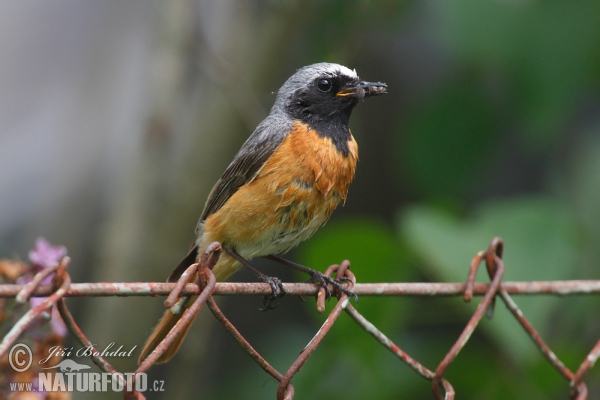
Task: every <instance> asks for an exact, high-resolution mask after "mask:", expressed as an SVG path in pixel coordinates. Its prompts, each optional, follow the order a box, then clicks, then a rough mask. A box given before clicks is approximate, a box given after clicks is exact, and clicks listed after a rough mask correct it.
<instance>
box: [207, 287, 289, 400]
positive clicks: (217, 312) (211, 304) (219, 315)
mask: <svg viewBox="0 0 600 400" xmlns="http://www.w3.org/2000/svg"><path fill="white" fill-rule="evenodd" d="M207 304H208V308H209V309H210V311H212V313H213V315H214V316H215V318H216V319H217V321H219V322H220V323H221V325H223V327H224V328H225V330H227V332H229V334H230V335H231V336H232V337H233V338H234V339H235V341H236V342H237V343H238V344H239V345H240V347H241V348H242V349H243V350H244V351H245V352H246V353H248V355H249V356H250V357H251V358H252V359H253V360H254V361H255V362H256V363H257V364H258V365H259V366H260V367H261V368H262V369H263V370H264V371H265V372H266V373H268V374H269V375H271V376H272V377H273V378H275V379H277V380H278V381H279V382H281V380H282V379H283V375H282V374H281V373H280V372H279V371H277V370H276V369H275V368H273V366H271V364H269V362H268V361H267V360H265V359H264V358H263V357H262V356H261V355H260V354H259V353H258V352H257V351H256V350H255V349H254V347H252V345H251V344H250V343H248V341H247V340H246V339H245V338H244V337H243V336H242V335H241V334H240V332H239V331H238V330H237V329H236V327H235V326H234V325H233V324H232V323H231V322H230V321H229V320H228V319H227V317H225V315H224V314H223V312H222V311H221V309H220V308H219V307H218V306H217V303H215V300H214V299H213V298H212V296H211V297H209V298H208V301H207ZM293 398H294V386H293V385H292V384H291V383H289V384H288V385H287V388H286V396H285V399H286V400H288V399H293Z"/></svg>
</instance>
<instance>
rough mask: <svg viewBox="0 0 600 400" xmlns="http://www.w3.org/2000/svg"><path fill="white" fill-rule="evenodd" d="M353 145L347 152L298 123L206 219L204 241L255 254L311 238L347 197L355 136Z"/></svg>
mask: <svg viewBox="0 0 600 400" xmlns="http://www.w3.org/2000/svg"><path fill="white" fill-rule="evenodd" d="M348 148H349V152H348V153H349V154H348V155H347V156H344V155H343V154H342V153H341V152H339V151H338V150H337V149H336V147H335V146H334V144H333V143H332V141H331V140H330V139H329V138H327V137H321V136H319V135H318V134H316V132H315V131H314V130H312V129H310V128H309V127H308V126H307V125H305V124H303V123H301V122H299V121H296V122H295V123H294V126H293V129H292V131H291V133H290V134H289V135H288V136H287V137H286V139H284V141H283V142H282V143H281V145H280V146H279V147H278V148H277V150H275V152H274V153H273V154H272V155H271V157H269V159H268V160H267V162H266V163H265V164H264V165H263V167H262V168H261V170H260V171H259V172H258V174H257V176H256V177H255V178H254V179H253V180H252V181H251V182H249V183H247V184H245V185H244V186H242V187H241V188H240V189H239V190H238V191H237V192H236V193H235V194H233V196H231V197H230V198H229V200H227V202H226V203H225V204H224V205H223V207H222V208H221V209H220V210H219V211H218V212H216V213H214V214H212V215H210V216H209V217H208V218H207V219H206V222H205V224H204V229H203V231H204V234H203V238H202V243H203V244H204V243H206V244H208V243H210V242H212V241H215V240H218V241H220V242H221V243H222V244H223V245H224V246H232V247H234V248H235V249H236V250H237V251H238V252H239V253H240V254H241V255H242V256H243V257H245V258H252V257H255V256H262V255H268V254H274V253H281V252H285V251H287V250H289V249H291V248H292V247H294V246H296V245H297V244H298V243H300V242H301V241H303V240H306V239H308V238H309V237H310V236H311V235H312V234H313V233H314V232H315V231H316V230H317V229H318V228H319V227H321V226H322V225H323V224H324V223H325V222H326V221H327V219H328V218H329V216H330V215H331V213H332V212H333V210H334V209H335V208H336V207H337V205H338V204H339V203H340V202H344V201H345V199H346V195H347V193H348V187H349V185H350V182H351V181H352V178H353V177H354V169H355V167H356V162H357V159H358V146H357V144H356V142H355V141H354V138H353V137H352V136H351V135H350V139H349V142H348Z"/></svg>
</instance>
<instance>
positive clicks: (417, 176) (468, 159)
mask: <svg viewBox="0 0 600 400" xmlns="http://www.w3.org/2000/svg"><path fill="white" fill-rule="evenodd" d="M493 127H494V115H493V113H492V109H491V107H490V105H489V104H488V102H487V101H486V99H485V98H484V97H483V96H482V95H481V93H479V89H478V88H477V86H476V85H475V84H474V83H473V82H469V81H464V80H461V81H460V82H457V83H456V85H453V86H450V87H448V88H446V89H444V90H442V91H441V92H440V93H439V95H438V97H437V98H434V99H431V100H430V101H428V102H427V103H425V105H424V106H422V107H420V108H419V109H417V111H415V112H413V113H410V115H409V117H408V121H407V122H406V124H405V126H402V127H401V128H400V129H401V131H402V134H401V135H398V138H400V139H399V142H398V149H399V150H398V154H402V156H401V157H398V161H399V163H401V165H400V168H401V170H402V171H406V172H405V173H408V174H409V179H410V182H411V183H412V184H413V185H414V186H415V187H416V188H417V189H418V190H419V191H421V192H424V194H425V195H432V194H434V195H437V196H439V195H440V194H442V195H446V196H449V197H456V196H460V195H464V194H465V192H466V189H467V188H469V187H470V185H471V184H472V183H473V180H474V179H475V178H476V177H478V176H479V175H480V173H481V170H482V167H481V166H482V165H483V166H485V165H486V164H485V161H486V158H487V157H488V156H487V155H486V154H485V152H484V151H483V150H484V149H486V148H489V147H491V144H492V143H493V141H494V136H493V135H492V134H491V133H492V132H493ZM424 155H426V156H424Z"/></svg>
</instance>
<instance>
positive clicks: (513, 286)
mask: <svg viewBox="0 0 600 400" xmlns="http://www.w3.org/2000/svg"><path fill="white" fill-rule="evenodd" d="M502 249H503V242H502V240H501V239H500V238H494V239H493V240H492V241H491V243H490V245H489V247H488V249H487V250H486V251H481V252H479V253H477V255H476V257H475V258H474V259H473V261H472V263H471V265H470V268H469V274H468V278H467V282H466V283H465V284H463V283H363V284H357V283H356V279H355V277H354V275H353V274H352V273H351V272H350V270H349V269H348V268H349V266H350V263H349V262H348V261H344V262H342V263H340V265H339V266H338V265H333V266H331V267H329V268H328V269H327V271H326V272H325V274H326V275H327V276H332V275H333V274H334V273H335V274H336V276H337V277H338V278H340V277H341V278H345V279H346V280H347V284H346V285H347V287H346V288H347V289H348V290H351V291H352V292H353V293H356V294H357V295H360V296H458V295H462V296H463V297H464V298H465V300H467V301H469V300H471V299H472V297H473V296H475V295H483V296H484V297H483V299H482V300H481V302H480V304H479V305H478V307H477V309H476V311H475V313H474V314H473V316H472V317H471V319H470V320H469V322H468V323H467V325H466V327H465V329H464V330H463V332H462V333H461V335H460V336H459V338H458V340H457V341H456V343H455V344H454V345H453V346H452V348H451V349H450V351H449V352H448V353H447V354H446V355H445V357H444V358H443V360H442V361H441V362H440V364H439V365H438V367H437V369H436V370H435V372H433V371H431V370H429V369H428V368H427V367H425V366H424V365H422V364H421V363H419V362H418V361H417V360H415V359H413V358H412V357H410V356H409V355H408V354H407V353H406V352H404V351H403V350H402V349H400V347H399V346H398V345H396V344H395V343H394V342H393V341H392V340H390V339H389V338H388V337H387V336H386V335H385V334H383V333H382V332H381V331H380V330H379V329H378V328H377V327H375V325H373V324H372V323H371V322H369V321H368V320H367V319H366V318H365V317H364V316H363V315H361V314H360V313H359V312H358V311H357V309H356V308H355V307H353V306H352V305H351V304H350V303H349V298H348V296H347V295H346V294H344V293H338V292H335V291H334V288H332V287H331V285H329V286H328V289H329V290H330V291H332V293H333V294H334V295H335V297H337V298H338V303H337V304H336V305H335V306H334V307H333V310H332V311H331V313H330V314H329V315H328V316H327V318H326V320H325V322H324V323H323V325H322V326H321V328H320V329H319V331H318V332H317V333H316V335H315V336H314V337H313V339H312V340H311V341H310V342H309V344H308V345H307V346H306V347H305V349H304V350H303V351H302V352H301V353H300V356H299V357H298V358H297V359H296V360H295V361H294V362H293V364H292V365H291V367H290V368H289V369H288V371H287V372H286V373H285V374H284V375H282V374H281V373H279V372H278V371H277V370H275V369H274V368H273V367H272V366H271V365H270V364H269V363H268V362H267V361H266V360H265V359H264V358H263V357H262V356H261V355H260V354H259V353H258V352H257V351H256V350H255V349H254V348H253V347H252V346H251V345H250V344H249V343H248V342H247V341H246V339H245V338H244V337H243V336H242V335H241V334H240V333H239V331H237V329H236V328H235V327H234V326H233V324H231V322H230V321H229V320H228V319H227V318H226V317H225V316H224V315H223V313H222V312H221V310H220V309H219V308H218V306H217V305H216V303H215V302H214V300H213V297H212V296H213V295H261V296H262V295H267V294H270V293H271V288H270V286H269V284H266V283H216V282H215V277H214V275H213V274H212V271H211V269H212V267H213V266H214V264H215V263H216V261H217V260H218V257H219V255H220V252H221V246H220V244H219V243H216V242H215V243H213V244H211V245H210V246H209V247H208V248H207V250H206V252H205V253H204V254H202V256H201V257H200V260H199V262H198V263H196V264H193V265H191V266H190V267H189V268H188V269H187V270H186V271H185V272H184V274H183V275H182V276H181V278H180V279H179V280H178V282H176V283H148V282H131V283H94V284H92V283H83V284H71V280H70V277H69V274H68V273H67V271H66V269H67V266H68V265H69V262H70V260H69V258H68V257H62V259H61V260H60V263H59V264H58V266H47V267H45V268H44V269H42V270H40V272H38V273H37V274H36V275H35V276H34V277H33V278H32V280H31V282H29V283H28V284H26V285H0V297H3V298H9V297H16V298H17V300H18V301H19V302H21V303H23V302H26V301H27V300H28V299H30V298H31V297H45V299H43V300H42V301H41V303H40V304H39V305H37V306H34V307H33V308H32V309H30V310H29V311H28V312H26V313H25V315H23V316H22V317H21V318H20V319H19V320H18V321H17V323H16V324H15V325H14V326H13V327H12V329H11V330H10V331H9V332H8V334H7V335H6V336H5V338H4V339H3V341H2V343H1V344H0V357H1V356H2V355H3V354H5V353H6V351H7V350H8V348H9V347H10V346H11V344H12V343H14V342H15V341H16V339H17V338H18V337H19V336H20V335H21V334H22V333H23V332H24V331H25V329H27V328H28V327H29V326H31V325H32V323H33V322H34V321H35V320H39V316H40V315H42V314H43V313H45V312H47V310H49V309H50V308H51V307H53V306H56V308H57V310H58V312H59V313H60V315H61V317H62V319H63V321H64V322H65V324H66V326H67V328H68V330H69V331H71V332H72V333H73V335H74V336H75V337H76V338H77V340H78V341H79V342H80V343H81V344H82V345H84V346H85V347H89V348H90V349H92V350H93V349H95V347H94V345H93V344H92V342H91V341H90V340H89V339H88V338H87V337H86V336H85V334H84V333H83V332H82V331H81V329H80V328H79V326H78V325H77V324H76V322H75V321H74V319H73V317H72V316H71V314H70V312H69V310H68V308H67V306H66V303H65V300H64V297H77V296H168V297H167V299H166V300H165V306H166V307H168V308H171V307H174V306H176V305H177V304H178V303H182V302H186V301H188V300H186V299H189V298H190V296H197V297H196V298H195V299H194V301H193V302H192V305H191V306H190V307H189V308H187V309H186V310H185V311H184V313H183V315H182V317H181V319H180V320H179V322H178V323H177V324H176V325H175V327H174V328H173V329H172V330H171V332H170V333H169V334H168V335H167V337H166V338H165V340H163V342H161V343H160V344H159V346H158V347H157V349H156V350H155V351H154V352H153V353H151V354H150V355H149V356H148V357H147V358H146V359H145V360H144V361H143V362H142V363H141V365H140V366H139V368H138V369H137V370H136V373H142V372H145V371H147V370H148V368H150V367H151V366H152V365H153V364H154V363H155V360H156V359H158V357H159V356H160V355H161V354H162V351H164V350H165V349H166V348H167V347H168V346H169V345H170V343H172V341H173V340H174V339H175V338H176V337H177V336H178V335H179V334H180V333H181V332H182V331H183V330H184V329H186V328H187V327H188V326H189V324H190V323H191V321H192V320H193V318H194V316H195V315H196V314H197V313H198V312H199V311H200V308H201V307H202V305H203V304H204V303H208V306H209V308H210V309H211V311H212V312H213V314H214V315H215V317H216V318H217V320H218V321H219V322H220V323H221V324H222V325H223V326H224V327H225V328H226V330H227V331H228V332H229V333H230V334H231V335H232V336H233V337H234V339H235V340H236V341H237V342H238V343H239V344H240V346H241V347H242V348H243V349H244V350H245V351H246V352H247V353H248V354H249V355H250V356H251V357H252V358H253V359H254V360H255V361H256V362H257V363H258V364H259V365H260V366H261V368H263V369H264V370H265V371H266V372H267V373H269V374H270V375H271V376H273V377H274V378H275V379H277V380H278V381H279V382H280V385H279V387H278V390H277V398H278V399H292V398H293V397H294V387H293V385H292V384H291V380H292V379H293V377H294V376H295V374H296V373H298V371H299V370H300V368H301V367H302V366H303V365H304V364H305V363H306V361H307V360H308V358H309V356H310V355H311V354H312V352H314V350H315V349H316V348H317V347H318V346H319V344H320V342H321V340H322V339H323V337H324V336H325V335H326V334H327V332H328V331H329V330H330V329H331V327H332V326H333V325H334V323H335V321H336V320H337V318H338V317H339V316H340V315H341V313H342V311H346V313H347V314H348V315H349V316H350V317H351V318H352V319H353V320H354V321H355V322H356V323H357V324H359V325H360V326H361V327H362V328H363V329H364V330H365V331H367V332H368V333H369V334H370V335H371V336H373V337H374V338H375V339H376V340H377V341H378V342H379V343H381V344H382V345H383V346H385V347H386V348H387V349H388V350H390V351H391V352H392V353H394V354H395V355H396V356H397V357H398V358H400V360H402V361H403V362H405V363H406V364H407V365H409V366H410V367H411V368H412V369H413V370H414V371H415V372H417V373H418V374H419V375H421V376H422V377H423V378H425V379H428V380H430V381H432V389H433V393H434V396H435V397H436V398H437V399H447V400H450V399H454V397H455V391H454V388H453V387H452V385H451V384H450V382H448V381H447V380H446V379H444V377H443V375H444V372H445V371H446V369H447V368H448V366H449V365H450V364H451V363H452V362H453V360H454V359H455V358H456V357H457V356H458V354H459V352H460V351H461V349H462V348H463V347H464V346H465V344H466V343H467V342H468V340H469V338H470V336H471V334H472V333H473V331H474V330H475V329H476V327H477V324H478V323H479V321H480V320H481V318H482V317H483V315H484V314H485V313H486V310H488V311H489V310H490V309H491V307H492V306H493V302H494V299H495V297H496V295H499V296H500V298H501V299H502V301H503V303H504V304H505V305H506V306H507V308H508V309H509V311H510V312H511V313H512V315H513V316H514V317H515V319H517V321H519V323H520V324H521V326H523V328H524V329H525V331H526V332H527V333H528V334H529V336H530V337H531V338H532V340H533V342H534V343H535V345H536V346H537V347H538V348H539V349H540V352H541V353H542V354H543V355H544V357H545V358H546V359H547V360H548V361H549V362H550V363H551V364H552V365H553V366H554V367H555V368H556V370H557V371H558V372H559V373H560V374H561V375H562V376H563V377H564V378H566V379H567V380H568V381H569V382H570V397H571V399H577V400H585V399H587V397H588V390H587V386H586V385H585V383H584V381H583V379H584V378H585V376H586V375H587V373H588V372H589V370H590V369H591V368H592V366H593V365H594V363H595V362H596V361H597V359H598V358H600V341H598V343H596V345H595V346H594V348H593V349H592V350H591V351H590V353H589V354H588V355H587V357H586V358H585V360H584V361H583V362H582V363H581V365H580V366H579V369H578V370H577V372H576V373H573V372H572V371H571V370H570V369H569V368H568V367H566V366H565V365H564V364H563V363H562V362H561V361H560V360H559V359H558V357H557V356H556V354H555V353H554V352H553V351H552V350H551V349H550V347H549V346H548V345H547V344H546V343H545V342H544V340H543V339H542V338H541V337H540V335H539V333H538V332H537V331H536V330H535V328H534V327H533V326H532V325H531V323H530V322H529V320H528V319H527V318H526V317H525V316H524V315H523V313H522V311H521V310H520V309H519V307H518V306H517V304H516V303H515V302H514V300H512V298H511V297H510V295H511V294H516V295H540V294H551V295H559V296H563V295H581V294H597V293H600V281H598V280H580V281H552V282H542V281H539V282H501V280H502V277H503V272H504V263H503V262H502V259H501V256H502ZM65 251H66V249H65ZM482 261H485V265H486V269H487V272H488V275H489V276H490V279H491V283H489V284H484V283H475V276H476V274H477V270H478V268H479V266H480V264H481V262H482ZM53 273H54V276H53V279H52V283H51V284H49V285H48V284H45V285H43V284H41V282H45V281H47V280H48V279H45V278H47V277H48V276H49V275H51V274H53ZM190 280H193V282H192V283H188V282H190ZM284 288H285V290H286V294H287V295H303V296H311V295H316V299H317V310H318V311H319V312H324V311H325V300H326V297H327V290H325V288H323V287H318V286H317V285H315V284H312V283H294V284H290V283H287V284H284ZM186 307H187V305H186ZM91 353H92V354H91V358H92V360H93V362H94V363H95V364H96V365H98V367H99V368H101V369H102V370H103V371H105V372H110V373H113V374H114V375H115V376H116V377H118V379H119V380H121V383H124V379H125V378H124V375H123V374H122V373H120V372H118V371H117V370H116V369H115V368H114V367H112V366H111V365H110V363H108V362H107V361H106V360H105V359H104V358H103V357H102V356H101V355H100V354H101V353H100V352H99V351H96V352H94V351H92V352H91ZM123 386H124V387H125V386H126V385H123ZM440 386H441V387H442V388H443V391H444V393H443V394H442V390H441V388H440ZM123 396H124V398H125V399H133V398H135V399H144V396H143V394H142V393H138V392H135V391H133V392H124V393H123Z"/></svg>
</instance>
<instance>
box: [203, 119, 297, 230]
mask: <svg viewBox="0 0 600 400" xmlns="http://www.w3.org/2000/svg"><path fill="white" fill-rule="evenodd" d="M267 121H269V122H270V123H267ZM290 125H291V124H289V123H285V122H283V121H282V122H279V123H278V121H277V120H273V119H269V118H267V119H266V120H265V121H263V123H261V124H260V125H259V126H258V127H257V128H256V130H255V131H254V133H252V135H250V137H249V138H248V140H246V143H244V145H243V146H242V148H241V149H240V151H239V152H238V153H237V155H236V156H235V158H234V159H233V161H232V162H231V164H229V167H227V169H226V170H225V172H224V173H223V175H222V176H221V178H220V179H219V180H218V181H217V183H216V184H215V186H214V187H213V188H212V190H211V192H210V194H209V195H208V199H207V200H206V204H205V206H204V211H202V215H201V216H200V220H199V221H198V225H200V224H202V223H203V222H204V220H206V218H208V217H209V216H210V215H211V214H214V213H216V212H217V211H219V209H221V207H223V204H225V202H226V201H227V200H229V198H230V197H231V196H233V194H234V193H235V192H237V191H238V189H239V188H240V187H242V186H243V185H245V184H246V183H248V182H251V181H252V180H253V179H254V177H255V176H256V174H257V173H258V171H259V170H260V169H261V168H262V166H263V165H264V164H265V162H266V161H267V160H268V159H269V157H270V156H271V155H272V154H273V152H274V151H275V149H277V147H279V145H280V144H281V142H283V139H285V137H286V136H287V134H288V133H289V132H290V129H291V126H290Z"/></svg>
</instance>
